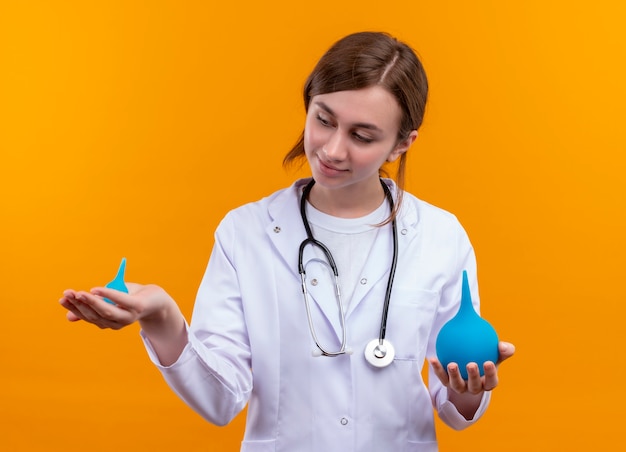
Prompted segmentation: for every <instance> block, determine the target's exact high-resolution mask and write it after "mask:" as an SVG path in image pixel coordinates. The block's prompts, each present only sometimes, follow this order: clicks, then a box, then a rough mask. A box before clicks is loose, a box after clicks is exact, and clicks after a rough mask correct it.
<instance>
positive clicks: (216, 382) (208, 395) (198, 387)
mask: <svg viewBox="0 0 626 452" xmlns="http://www.w3.org/2000/svg"><path fill="white" fill-rule="evenodd" d="M234 237H235V231H234V226H233V223H232V221H229V217H228V216H227V217H226V218H225V219H224V220H223V221H222V223H221V224H220V226H219V227H218V229H217V231H216V234H215V245H214V247H213V251H212V253H211V258H210V260H209V264H208V266H207V270H206V272H205V274H204V277H203V279H202V283H201V285H200V289H199V291H198V295H197V298H196V302H195V305H194V312H193V318H192V321H191V326H188V327H187V328H188V337H189V342H188V344H187V346H186V347H185V348H184V350H183V352H182V353H181V355H180V356H179V358H178V360H177V361H176V362H175V363H174V364H172V365H171V366H162V365H161V364H160V363H159V361H158V358H157V356H156V354H155V353H154V350H153V349H152V346H151V345H150V342H149V340H148V339H147V338H146V337H145V336H144V335H143V333H142V337H143V340H144V343H145V346H146V349H147V351H148V354H149V356H150V359H151V360H152V362H153V363H154V364H155V365H156V366H157V368H158V369H159V370H160V371H161V373H162V375H163V377H164V378H165V380H166V382H167V383H168V385H169V386H170V387H171V388H172V390H173V391H174V392H175V393H176V394H177V395H178V396H179V397H180V398H181V399H182V400H184V401H185V403H187V404H188V405H189V406H190V407H191V408H192V409H194V410H195V411H196V412H198V413H199V414H200V415H201V416H202V417H204V418H205V419H207V420H208V421H209V422H211V423H213V424H216V425H226V424H228V423H229V422H230V421H231V420H232V419H233V418H234V417H235V416H236V415H237V414H238V413H239V412H240V411H241V410H242V409H243V408H244V407H245V405H246V403H247V402H248V399H249V397H250V393H251V391H252V371H251V366H250V345H249V341H248V335H247V331H246V326H245V322H244V320H243V319H244V316H243V309H242V302H241V292H240V289H239V285H238V279H237V271H236V269H235V267H234V266H233V264H232V260H231V258H230V255H231V254H232V249H233V245H234Z"/></svg>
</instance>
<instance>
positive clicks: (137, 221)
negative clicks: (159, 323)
mask: <svg viewBox="0 0 626 452" xmlns="http://www.w3.org/2000/svg"><path fill="white" fill-rule="evenodd" d="M623 5H624V4H623V3H622V2H617V1H604V0H598V1H595V2H586V1H585V2H582V1H576V0H571V1H565V0H554V1H543V0H542V1H538V0H532V1H525V2H497V1H490V0H477V1H474V2H465V1H456V2H455V1H452V2H449V1H434V0H431V1H419V0H412V1H402V2H386V3H385V2H382V3H381V2H380V1H379V0H376V1H372V0H358V1H356V0H350V1H342V2H331V3H311V4H309V3H298V2H294V1H292V0H290V1H284V2H252V1H250V2H247V4H242V3H240V2H212V1H209V2H204V1H188V2H179V1H130V2H129V1H95V2H83V1H57V2H52V1H50V2H44V1H39V2H37V1H27V2H8V1H5V2H2V4H1V5H0V64H1V67H0V152H1V157H2V159H1V163H0V188H1V190H2V191H1V193H2V196H1V198H0V200H1V201H0V202H1V204H0V220H1V221H0V228H1V230H0V253H1V254H0V256H1V259H0V262H1V265H2V267H1V269H0V270H1V272H0V275H1V276H0V277H1V278H2V280H1V283H2V284H1V286H2V291H1V292H0V293H1V295H0V296H1V301H2V311H1V312H2V315H1V320H0V338H1V340H0V357H1V359H2V364H1V365H0V366H1V367H0V369H1V372H0V449H2V450H7V451H8V450H11V451H14V450H16V451H17V450H42V451H56V450H58V451H73V450H76V451H109V450H112V449H113V450H116V451H118V452H122V451H131V450H156V451H159V450H186V451H200V450H202V451H235V450H238V447H239V441H240V438H241V435H242V430H243V418H242V417H239V418H238V419H237V420H236V421H235V422H234V423H233V424H232V425H230V426H228V427H226V428H217V427H213V426H210V425H209V424H207V423H205V422H204V421H203V420H202V419H200V418H199V417H198V416H197V415H195V414H194V413H193V412H192V411H191V410H190V409H189V408H187V407H186V406H185V405H183V403H182V402H180V401H179V400H178V399H177V398H176V397H175V396H174V395H173V393H172V392H171V391H170V390H169V389H168V388H167V387H166V385H165V383H164V382H163V381H162V379H161V377H160V375H159V374H158V372H157V371H156V369H154V368H153V367H152V366H151V365H150V363H149V361H148V358H147V356H146V354H145V352H144V350H143V347H142V345H141V343H140V340H139V337H138V328H137V327H136V326H134V327H130V328H128V329H127V330H124V331H120V332H112V331H100V330H98V329H96V328H94V327H91V326H89V325H85V324H70V323H68V322H66V321H65V318H64V310H63V309H62V308H61V307H60V306H59V305H58V304H57V300H58V299H59V297H60V296H61V293H62V291H63V290H64V289H65V288H68V287H73V288H77V289H78V288H80V289H88V288H90V287H92V286H95V285H101V284H104V283H105V282H107V281H108V280H110V279H111V278H112V277H113V275H114V273H115V270H116V268H117V265H118V263H119V260H120V258H121V257H122V256H126V257H127V258H128V267H127V279H128V280H132V281H138V282H155V283H158V284H160V285H162V286H163V287H165V288H166V289H167V290H168V291H169V292H170V293H171V294H172V295H173V296H174V297H175V298H176V299H177V300H178V301H179V302H180V304H181V306H182V309H183V311H184V312H185V314H186V315H187V316H189V314H190V313H191V309H192V304H193V300H194V295H195V291H196V289H197V286H198V283H199V280H200V278H201V275H202V273H203V271H204V267H205V265H206V261H207V258H208V255H209V252H210V249H211V246H212V234H213V230H214V228H215V227H216V225H217V223H218V221H219V220H220V219H221V218H222V216H223V215H224V214H225V213H226V212H227V211H228V210H229V209H231V208H233V207H235V206H238V205H240V204H242V203H244V202H247V201H253V200H257V199H259V198H260V197H262V196H264V195H266V194H269V193H270V192H272V191H274V190H275V189H278V188H281V187H283V186H285V185H287V184H289V183H290V182H291V180H292V179H293V178H295V177H297V176H298V175H299V174H295V173H287V172H285V171H284V170H283V169H282V168H281V159H282V156H283V154H284V153H285V152H286V150H287V149H288V148H289V146H290V145H291V144H292V143H293V142H294V140H295V139H296V138H297V135H298V134H299V132H300V130H301V127H302V123H303V118H304V115H303V108H302V105H301V94H300V91H301V87H302V83H303V81H304V79H305V77H306V76H307V74H308V72H309V71H310V69H311V68H312V66H313V64H314V63H315V61H316V60H317V58H318V57H319V56H320V55H321V53H322V52H323V51H324V50H325V49H326V48H327V47H328V46H329V45H330V44H332V43H333V42H334V41H335V40H336V39H338V38H339V37H341V36H343V35H345V34H347V33H349V32H353V31H360V30H364V29H373V30H385V31H389V32H391V33H392V34H395V35H397V36H398V37H400V38H401V39H403V40H406V41H408V42H409V43H411V44H412V45H413V46H414V47H415V48H416V49H417V51H418V53H419V54H420V55H421V57H422V59H423V62H424V65H425V67H426V69H427V72H428V74H429V78H430V84H431V97H430V104H429V107H428V112H427V116H426V120H425V123H424V126H423V129H422V130H421V133H420V136H419V138H418V140H417V142H416V143H415V145H414V146H413V148H412V149H411V151H410V152H411V156H410V168H409V179H410V180H409V189H410V190H411V191H413V192H414V193H415V194H417V195H418V196H420V197H422V198H424V199H426V200H428V201H430V202H432V203H434V204H437V205H439V206H441V207H443V208H446V209H448V210H450V211H452V212H454V213H455V214H457V216H458V217H459V218H460V220H461V221H462V222H463V224H464V225H465V227H466V229H467V230H468V232H469V235H470V237H471V239H472V241H473V243H474V246H475V248H476V252H477V256H478V264H479V280H480V285H481V295H482V302H483V308H482V310H483V315H484V316H485V317H487V318H488V319H489V320H490V321H491V322H492V323H493V324H494V325H495V326H496V328H497V330H498V332H499V334H500V336H501V337H502V338H503V339H506V340H510V341H512V342H514V343H515V344H516V345H517V348H518V353H517V355H516V356H515V358H514V359H512V360H511V361H510V362H507V363H506V365H503V367H502V369H501V382H502V385H501V387H499V388H498V389H497V390H496V391H495V393H494V399H493V404H492V406H491V407H490V409H489V411H488V412H487V414H486V415H485V417H484V418H483V419H482V420H481V421H480V422H479V423H478V424H477V425H475V426H474V427H472V428H470V429H468V430H465V431H463V432H453V431H450V430H449V429H447V428H445V427H444V426H442V425H439V426H438V429H439V430H438V431H439V437H440V442H441V450H442V451H456V450H464V451H529V450H532V451H556V450H574V449H576V450H579V449H581V450H582V449H584V450H590V449H592V448H594V449H596V450H612V449H615V448H616V447H617V445H619V444H624V441H623V434H622V431H621V430H622V429H623V427H622V423H623V422H622V421H623V419H624V414H623V412H622V411H623V404H624V402H626V394H625V392H624V391H625V390H624V387H625V385H624V384H623V380H624V372H625V371H626V366H625V364H624V359H623V356H622V355H623V351H622V348H623V345H624V333H623V331H624V328H623V327H622V323H623V317H624V314H625V313H626V308H625V305H626V303H625V302H626V297H625V296H624V293H626V287H624V286H625V285H626V284H625V281H626V278H624V273H625V271H626V268H625V265H624V255H626V240H625V239H624V231H625V230H626V218H625V217H626V215H625V211H626V209H625V207H626V202H625V193H626V184H625V182H624V172H625V171H626V158H625V156H624V154H625V151H626V139H625V135H624V133H623V130H624V126H623V124H622V123H623V121H624V105H626V92H625V89H624V85H623V81H624V80H625V79H626V70H625V63H624V61H626V53H625V52H626V51H625V49H626V39H625V35H624V32H623V24H624V22H625V19H626V17H625V16H626V14H625V13H626V7H624V6H623ZM617 448H619V447H617Z"/></svg>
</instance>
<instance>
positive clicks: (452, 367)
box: [448, 363, 467, 394]
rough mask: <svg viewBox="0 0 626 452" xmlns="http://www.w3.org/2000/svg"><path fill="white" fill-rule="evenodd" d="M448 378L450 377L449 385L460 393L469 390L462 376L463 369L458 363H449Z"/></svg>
mask: <svg viewBox="0 0 626 452" xmlns="http://www.w3.org/2000/svg"><path fill="white" fill-rule="evenodd" d="M448 378H449V379H450V383H449V385H448V386H449V387H450V388H452V389H454V390H455V391H456V392H458V393H459V394H463V393H464V392H466V391H467V383H466V382H465V380H464V379H463V377H462V376H461V371H460V370H459V366H458V365H457V364H456V363H450V364H448Z"/></svg>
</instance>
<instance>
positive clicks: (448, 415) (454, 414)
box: [427, 223, 491, 430]
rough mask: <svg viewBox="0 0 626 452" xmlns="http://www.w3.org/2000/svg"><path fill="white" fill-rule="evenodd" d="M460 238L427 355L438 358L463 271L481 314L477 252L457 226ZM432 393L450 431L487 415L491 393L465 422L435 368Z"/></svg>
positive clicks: (461, 228)
mask: <svg viewBox="0 0 626 452" xmlns="http://www.w3.org/2000/svg"><path fill="white" fill-rule="evenodd" d="M456 226H457V234H456V241H455V244H454V246H455V254H456V256H455V258H454V264H453V265H452V269H451V273H450V275H449V279H448V281H449V282H448V283H447V284H446V285H445V287H444V289H443V290H442V293H441V301H440V308H439V312H438V314H437V320H436V321H435V326H434V328H433V332H434V334H432V335H431V338H430V340H429V344H428V355H427V356H436V347H435V343H436V340H437V334H438V332H439V330H440V329H441V327H442V326H443V325H444V324H445V323H446V322H447V321H448V320H449V319H450V318H452V317H453V316H454V315H455V314H456V311H457V310H458V306H459V303H460V300H461V287H462V280H463V270H467V275H468V280H469V285H470V292H471V295H472V302H473V304H474V307H475V309H476V312H480V310H479V309H480V298H479V293H478V279H477V275H476V256H475V254H474V249H473V247H472V245H471V243H470V240H469V238H468V236H467V233H466V232H465V230H464V229H463V227H462V226H461V225H460V224H458V223H457V225H456ZM428 381H429V390H430V394H431V398H432V401H433V405H434V407H435V409H436V410H437V414H438V415H439V418H440V419H441V420H442V421H443V422H444V423H445V424H446V425H448V426H449V427H451V428H453V429H455V430H461V429H464V428H466V427H469V426H470V425H472V424H474V423H475V422H476V421H477V420H478V419H480V417H481V416H482V415H483V414H484V412H485V411H486V409H487V407H488V406H489V402H490V400H491V392H485V393H484V394H483V398H482V400H481V403H480V405H479V407H478V409H477V410H476V413H475V414H474V417H473V418H472V419H471V420H467V419H465V417H463V416H462V415H461V414H460V413H459V412H458V410H457V409H456V407H455V406H454V404H453V403H452V402H450V401H449V400H448V390H447V388H446V387H444V386H443V385H442V384H441V381H440V380H439V378H438V377H437V376H436V375H435V373H434V371H433V370H432V367H430V366H429V377H428Z"/></svg>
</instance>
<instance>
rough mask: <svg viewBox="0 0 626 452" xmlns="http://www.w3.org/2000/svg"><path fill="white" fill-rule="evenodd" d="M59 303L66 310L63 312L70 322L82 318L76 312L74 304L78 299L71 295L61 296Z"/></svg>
mask: <svg viewBox="0 0 626 452" xmlns="http://www.w3.org/2000/svg"><path fill="white" fill-rule="evenodd" d="M72 300H73V301H72ZM59 303H60V304H61V306H63V307H64V308H65V309H67V311H68V312H67V313H66V314H65V317H66V318H67V320H69V321H70V322H76V321H78V320H82V319H81V317H80V316H79V314H78V310H77V308H76V307H75V306H74V303H78V300H76V299H75V298H73V297H68V296H64V297H63V298H61V299H60V300H59Z"/></svg>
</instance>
